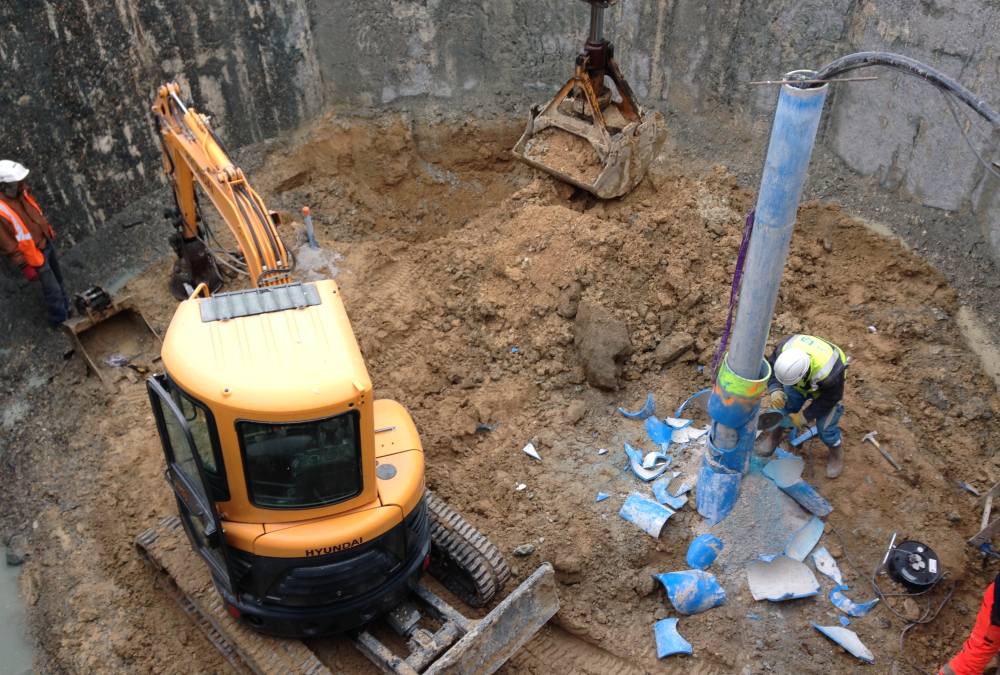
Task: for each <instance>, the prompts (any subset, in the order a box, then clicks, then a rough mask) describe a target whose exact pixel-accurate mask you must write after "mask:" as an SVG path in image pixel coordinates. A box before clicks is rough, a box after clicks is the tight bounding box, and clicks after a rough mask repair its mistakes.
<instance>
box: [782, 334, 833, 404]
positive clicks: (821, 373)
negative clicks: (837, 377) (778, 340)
mask: <svg viewBox="0 0 1000 675" xmlns="http://www.w3.org/2000/svg"><path fill="white" fill-rule="evenodd" d="M786 349H801V350H802V351H804V352H805V353H806V354H808V355H809V377H808V381H807V385H808V386H802V382H799V383H797V384H795V385H794V387H795V389H798V390H799V391H801V392H802V393H803V394H810V393H811V394H812V395H813V396H818V395H819V394H818V392H816V387H817V385H819V383H820V382H822V381H823V379H824V378H826V377H827V376H828V375H829V374H830V373H832V372H833V368H834V366H836V365H837V361H839V360H841V359H843V360H844V361H845V362H846V360H847V359H846V357H845V356H844V352H843V350H841V348H840V347H837V346H836V345H833V344H831V343H829V342H827V341H826V340H824V339H822V338H818V337H814V336H812V335H796V336H794V337H792V339H791V340H789V341H788V342H786V343H785V346H784V347H783V348H782V350H781V351H782V352H784V351H785V350H786Z"/></svg>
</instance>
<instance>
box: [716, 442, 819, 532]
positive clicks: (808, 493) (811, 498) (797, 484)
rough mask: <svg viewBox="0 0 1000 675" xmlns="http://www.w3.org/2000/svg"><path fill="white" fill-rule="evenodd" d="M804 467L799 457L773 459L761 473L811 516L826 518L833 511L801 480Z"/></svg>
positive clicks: (803, 462) (803, 461) (802, 460)
mask: <svg viewBox="0 0 1000 675" xmlns="http://www.w3.org/2000/svg"><path fill="white" fill-rule="evenodd" d="M805 465H806V463H805V460H804V459H802V458H801V457H794V458H789V459H775V460H772V461H770V462H768V463H767V466H765V467H764V469H763V470H762V471H761V473H763V474H764V475H765V476H767V477H768V478H770V479H771V480H773V481H774V483H775V485H777V486H778V487H779V488H781V489H782V490H784V491H785V493H786V494H787V495H788V496H789V497H791V498H792V499H794V500H795V501H797V502H798V503H799V504H801V505H802V506H803V507H804V508H805V509H806V510H807V511H809V512H810V513H812V514H813V515H815V516H820V517H822V516H826V515H828V514H830V513H831V512H832V511H833V507H832V506H830V503H829V502H828V501H826V500H825V499H823V497H822V496H820V494H819V493H818V492H816V490H815V489H813V487H812V486H811V485H809V484H808V483H806V482H805V481H804V480H802V469H804V468H805ZM699 492H700V491H699ZM700 511H701V509H700V508H699V512H700Z"/></svg>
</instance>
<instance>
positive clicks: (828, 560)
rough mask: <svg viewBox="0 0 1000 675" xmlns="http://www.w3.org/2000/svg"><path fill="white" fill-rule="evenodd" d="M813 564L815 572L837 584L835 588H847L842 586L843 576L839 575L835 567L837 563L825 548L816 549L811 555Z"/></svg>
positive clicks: (838, 569)
mask: <svg viewBox="0 0 1000 675" xmlns="http://www.w3.org/2000/svg"><path fill="white" fill-rule="evenodd" d="M812 557H813V564H814V565H815V566H816V571H817V572H819V573H820V574H822V575H824V576H827V577H829V578H830V579H832V580H833V582H834V583H835V584H837V588H841V587H843V588H847V587H846V586H844V575H843V574H841V573H840V567H838V566H837V561H836V560H834V558H833V556H832V555H830V552H829V551H827V550H826V547H825V546H824V547H823V548H819V549H816V552H815V553H813V556H812Z"/></svg>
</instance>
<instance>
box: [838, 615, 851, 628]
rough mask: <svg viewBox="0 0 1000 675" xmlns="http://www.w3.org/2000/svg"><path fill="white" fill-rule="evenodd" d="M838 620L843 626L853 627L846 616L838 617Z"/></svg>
mask: <svg viewBox="0 0 1000 675" xmlns="http://www.w3.org/2000/svg"><path fill="white" fill-rule="evenodd" d="M837 618H838V619H840V625H841V626H844V627H847V626H850V625H851V620H850V619H848V618H847V617H846V616H838V617H837Z"/></svg>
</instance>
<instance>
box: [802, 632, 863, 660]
mask: <svg viewBox="0 0 1000 675" xmlns="http://www.w3.org/2000/svg"><path fill="white" fill-rule="evenodd" d="M813 628H815V629H816V630H818V631H819V632H820V633H822V634H823V635H825V636H827V637H828V638H830V639H831V640H833V641H834V642H836V643H837V644H838V645H840V646H841V647H843V648H844V649H846V650H847V651H849V652H850V653H851V654H853V655H854V656H856V657H858V658H859V659H861V660H862V661H867V662H868V663H875V655H874V654H872V650H870V649H868V647H865V645H864V643H862V642H861V638H859V637H858V634H857V633H855V632H854V631H853V630H850V629H847V628H844V627H843V626H817V625H816V624H815V623H814V624H813Z"/></svg>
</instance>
